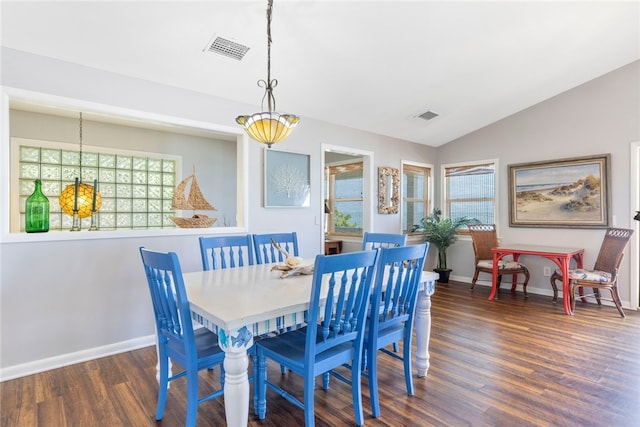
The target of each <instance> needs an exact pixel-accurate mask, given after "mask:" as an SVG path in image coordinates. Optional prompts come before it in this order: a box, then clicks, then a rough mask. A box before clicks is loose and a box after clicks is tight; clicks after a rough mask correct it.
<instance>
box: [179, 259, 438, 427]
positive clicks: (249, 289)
mask: <svg viewBox="0 0 640 427" xmlns="http://www.w3.org/2000/svg"><path fill="white" fill-rule="evenodd" d="M313 261H314V260H305V262H304V263H305V264H312V263H313ZM273 266H274V264H260V265H251V266H244V267H238V268H228V269H223V270H209V271H198V272H192V273H184V275H183V276H184V283H185V287H186V290H187V295H188V298H189V302H190V305H191V311H192V315H193V320H195V321H196V322H198V323H200V324H202V325H203V326H204V327H206V328H207V329H209V330H211V331H213V332H215V333H216V334H218V337H219V339H218V341H219V344H220V347H221V348H222V349H223V350H224V352H225V359H224V369H225V383H224V396H225V398H224V402H225V416H226V421H227V426H233V427H236V426H246V425H247V423H248V421H249V374H248V368H249V357H248V355H247V350H248V349H249V348H250V347H251V346H252V345H253V337H254V336H258V335H263V334H266V333H269V332H276V331H281V330H283V329H285V328H288V327H293V326H295V325H299V324H301V323H302V322H303V319H304V312H305V310H307V309H308V308H309V300H310V295H311V284H312V278H313V276H312V275H295V276H288V277H286V278H281V277H280V275H281V271H271V269H272V267H273ZM437 278H438V275H437V274H436V273H433V272H430V271H424V272H423V273H422V278H421V287H420V292H419V294H418V303H417V306H416V345H417V352H416V362H415V363H416V367H417V374H418V376H419V377H424V376H426V374H427V370H428V369H429V339H430V331H431V295H432V294H433V293H434V291H435V281H436V279H437Z"/></svg>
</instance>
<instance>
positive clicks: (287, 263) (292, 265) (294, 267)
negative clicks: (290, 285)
mask: <svg viewBox="0 0 640 427" xmlns="http://www.w3.org/2000/svg"><path fill="white" fill-rule="evenodd" d="M271 244H272V245H273V247H274V248H275V249H276V250H277V251H278V252H280V253H281V254H282V255H284V264H276V265H274V266H273V267H271V271H274V270H279V271H282V273H281V274H280V278H281V279H284V278H285V277H287V276H293V275H295V274H313V264H310V265H303V264H302V263H303V262H304V261H303V260H302V258H300V257H297V256H290V255H289V254H288V253H287V251H285V250H284V249H282V248H281V247H280V245H278V243H276V242H275V241H274V240H273V239H271Z"/></svg>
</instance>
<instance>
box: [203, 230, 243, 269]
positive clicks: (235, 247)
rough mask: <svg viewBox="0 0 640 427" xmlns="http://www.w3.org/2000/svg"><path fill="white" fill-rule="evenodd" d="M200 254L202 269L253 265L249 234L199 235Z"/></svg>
mask: <svg viewBox="0 0 640 427" xmlns="http://www.w3.org/2000/svg"><path fill="white" fill-rule="evenodd" d="M200 255H201V256H202V269H203V270H211V269H213V270H219V269H223V268H234V267H242V266H244V265H253V239H252V238H251V235H250V234H247V235H245V236H213V237H200ZM209 259H211V263H209Z"/></svg>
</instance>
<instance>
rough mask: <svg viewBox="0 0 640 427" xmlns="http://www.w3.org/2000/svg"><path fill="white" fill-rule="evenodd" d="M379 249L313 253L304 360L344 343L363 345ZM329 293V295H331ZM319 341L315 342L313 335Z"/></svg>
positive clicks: (357, 346)
mask: <svg viewBox="0 0 640 427" xmlns="http://www.w3.org/2000/svg"><path fill="white" fill-rule="evenodd" d="M377 259H378V251H363V252H350V253H345V254H339V255H330V256H326V255H318V256H316V260H315V264H314V272H313V286H312V289H311V299H310V306H309V310H308V315H307V336H306V343H305V345H306V347H305V359H306V362H308V365H307V366H309V364H310V366H312V365H313V360H314V359H315V356H316V355H317V354H318V353H321V352H323V351H326V350H328V349H330V348H332V347H334V346H337V345H340V344H342V343H344V342H348V341H355V343H354V346H356V348H360V349H361V348H362V343H363V341H364V323H365V319H366V314H367V310H368V309H369V304H370V297H371V292H372V287H373V278H374V275H375V273H376V266H377V264H376V263H377ZM331 296H332V297H331ZM317 336H318V337H322V340H320V341H318V342H317V343H316V337H317Z"/></svg>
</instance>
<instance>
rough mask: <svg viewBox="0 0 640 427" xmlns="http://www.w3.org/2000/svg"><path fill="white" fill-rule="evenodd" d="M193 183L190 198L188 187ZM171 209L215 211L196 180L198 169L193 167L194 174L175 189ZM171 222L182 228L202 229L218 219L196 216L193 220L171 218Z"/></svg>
mask: <svg viewBox="0 0 640 427" xmlns="http://www.w3.org/2000/svg"><path fill="white" fill-rule="evenodd" d="M189 181H191V188H190V189H189V196H188V197H187V196H186V190H187V185H188V184H189ZM171 208H172V209H179V210H187V209H190V210H193V211H196V210H202V211H215V210H216V208H214V207H213V206H212V205H211V203H209V202H208V201H207V199H205V198H204V195H203V194H202V191H201V190H200V186H199V185H198V180H197V178H196V168H195V166H194V167H193V174H192V175H190V176H188V177H186V178H185V179H183V180H182V181H181V182H180V183H179V184H178V185H177V186H176V188H175V190H174V192H173V198H172V200H171ZM170 218H171V220H172V221H173V222H174V223H175V224H176V225H177V226H178V227H181V228H201V227H211V226H212V225H213V224H214V223H215V222H216V220H217V218H209V217H208V216H207V215H195V212H194V215H193V217H192V218H181V217H175V216H174V217H170Z"/></svg>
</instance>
